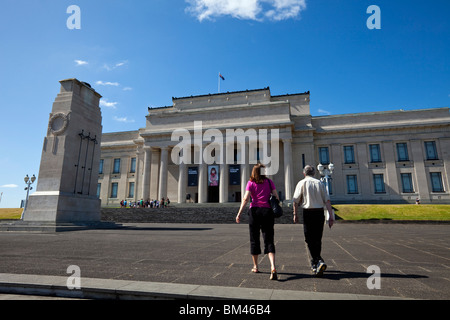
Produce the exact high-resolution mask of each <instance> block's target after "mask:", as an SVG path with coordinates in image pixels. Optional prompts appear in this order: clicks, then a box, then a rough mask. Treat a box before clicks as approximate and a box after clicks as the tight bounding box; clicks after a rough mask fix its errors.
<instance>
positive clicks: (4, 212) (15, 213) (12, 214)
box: [0, 209, 23, 220]
mask: <svg viewBox="0 0 450 320" xmlns="http://www.w3.org/2000/svg"><path fill="white" fill-rule="evenodd" d="M22 211H23V209H0V220H5V219H20V216H21V215H22Z"/></svg>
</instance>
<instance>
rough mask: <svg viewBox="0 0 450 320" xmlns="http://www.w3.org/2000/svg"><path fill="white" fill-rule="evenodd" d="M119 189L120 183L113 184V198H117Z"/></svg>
mask: <svg viewBox="0 0 450 320" xmlns="http://www.w3.org/2000/svg"><path fill="white" fill-rule="evenodd" d="M118 189H119V183H118V182H113V183H112V184H111V198H117V190H118Z"/></svg>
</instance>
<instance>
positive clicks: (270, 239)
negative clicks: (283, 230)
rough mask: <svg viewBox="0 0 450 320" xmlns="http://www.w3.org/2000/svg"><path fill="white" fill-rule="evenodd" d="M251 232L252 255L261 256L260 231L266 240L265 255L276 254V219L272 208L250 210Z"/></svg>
mask: <svg viewBox="0 0 450 320" xmlns="http://www.w3.org/2000/svg"><path fill="white" fill-rule="evenodd" d="M248 215H249V230H250V253H251V254H252V255H257V254H261V240H260V231H261V232H262V236H263V239H264V254H268V253H275V244H274V234H275V232H274V223H275V218H274V216H273V212H272V209H271V208H258V207H253V208H250V210H249V212H248Z"/></svg>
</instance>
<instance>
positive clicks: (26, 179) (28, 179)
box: [21, 174, 36, 220]
mask: <svg viewBox="0 0 450 320" xmlns="http://www.w3.org/2000/svg"><path fill="white" fill-rule="evenodd" d="M23 180H24V181H25V184H26V185H27V187H26V188H25V190H27V197H26V199H25V206H24V208H23V211H22V217H21V219H22V220H23V215H24V214H25V211H26V210H27V205H28V196H29V195H30V190H33V187H31V185H32V184H33V183H34V181H36V176H35V175H34V174H33V176H32V177H31V179H30V177H28V175H26V176H25V178H23Z"/></svg>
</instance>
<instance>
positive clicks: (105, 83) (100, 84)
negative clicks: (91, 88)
mask: <svg viewBox="0 0 450 320" xmlns="http://www.w3.org/2000/svg"><path fill="white" fill-rule="evenodd" d="M95 84H96V85H98V86H113V87H118V86H119V83H118V82H109V81H106V82H103V81H97V82H96V83H95Z"/></svg>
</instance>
